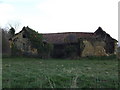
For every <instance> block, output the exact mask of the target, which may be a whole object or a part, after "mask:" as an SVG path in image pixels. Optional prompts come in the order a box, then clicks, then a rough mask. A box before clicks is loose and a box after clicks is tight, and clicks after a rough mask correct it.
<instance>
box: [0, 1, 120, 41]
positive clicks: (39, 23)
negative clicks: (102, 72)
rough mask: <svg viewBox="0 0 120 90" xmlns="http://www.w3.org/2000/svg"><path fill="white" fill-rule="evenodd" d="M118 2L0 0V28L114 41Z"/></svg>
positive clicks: (116, 31) (116, 27)
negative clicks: (97, 34)
mask: <svg viewBox="0 0 120 90" xmlns="http://www.w3.org/2000/svg"><path fill="white" fill-rule="evenodd" d="M118 1H119V0H0V27H6V26H7V24H8V23H15V22H17V23H20V26H19V28H18V30H17V32H19V31H20V30H21V29H22V27H23V26H29V27H30V28H32V29H34V30H36V31H38V32H39V33H53V32H54V33H55V32H94V31H95V30H96V29H97V28H98V27H99V26H101V27H102V28H103V30H105V31H106V32H107V33H109V34H110V35H111V36H112V37H113V38H115V39H117V40H118Z"/></svg>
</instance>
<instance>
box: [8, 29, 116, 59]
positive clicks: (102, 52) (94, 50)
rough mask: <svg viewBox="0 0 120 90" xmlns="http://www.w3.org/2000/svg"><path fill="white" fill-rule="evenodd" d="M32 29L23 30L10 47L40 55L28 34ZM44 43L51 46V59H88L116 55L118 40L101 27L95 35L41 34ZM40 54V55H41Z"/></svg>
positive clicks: (74, 33) (83, 33)
mask: <svg viewBox="0 0 120 90" xmlns="http://www.w3.org/2000/svg"><path fill="white" fill-rule="evenodd" d="M31 30H32V29H30V28H29V27H23V29H22V30H21V31H20V32H19V33H17V34H15V36H14V37H13V38H11V39H10V40H9V41H10V46H11V47H12V45H13V44H14V45H15V46H16V48H17V49H18V50H20V51H21V52H23V53H27V54H30V55H38V49H37V48H33V47H32V45H31V44H32V42H31V41H30V40H29V37H28V32H30V31H31ZM41 36H42V37H41V38H42V43H43V45H45V44H51V45H52V46H53V47H52V50H51V52H50V53H49V56H50V57H54V58H66V57H73V58H74V57H86V56H108V55H111V54H115V53H116V48H117V47H116V46H117V40H115V39H113V38H112V37H111V36H110V35H109V34H107V33H106V32H105V31H103V30H102V28H101V27H99V28H98V29H97V30H96V31H95V32H94V33H89V32H64V33H48V34H41ZM39 54H40V53H39Z"/></svg>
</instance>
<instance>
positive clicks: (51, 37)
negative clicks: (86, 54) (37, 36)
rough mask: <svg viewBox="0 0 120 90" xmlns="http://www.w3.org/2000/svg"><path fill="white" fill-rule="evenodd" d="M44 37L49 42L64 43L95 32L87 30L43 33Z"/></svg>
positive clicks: (75, 40) (88, 36)
mask: <svg viewBox="0 0 120 90" xmlns="http://www.w3.org/2000/svg"><path fill="white" fill-rule="evenodd" d="M42 35H43V38H44V40H45V41H46V42H48V43H53V44H62V43H66V42H68V41H69V42H71V43H75V42H77V39H78V38H90V37H93V36H94V33H87V32H64V33H48V34H42Z"/></svg>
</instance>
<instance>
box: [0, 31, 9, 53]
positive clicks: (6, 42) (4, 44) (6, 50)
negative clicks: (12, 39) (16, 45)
mask: <svg viewBox="0 0 120 90" xmlns="http://www.w3.org/2000/svg"><path fill="white" fill-rule="evenodd" d="M0 32H1V34H2V39H1V40H2V44H1V47H2V55H10V54H11V49H10V45H9V40H8V33H7V31H5V30H4V29H0Z"/></svg>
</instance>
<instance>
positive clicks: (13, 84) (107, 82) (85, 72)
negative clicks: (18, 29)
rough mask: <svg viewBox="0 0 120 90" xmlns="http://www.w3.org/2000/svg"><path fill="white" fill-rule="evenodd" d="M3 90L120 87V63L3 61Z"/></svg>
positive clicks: (33, 60) (29, 59)
mask: <svg viewBox="0 0 120 90" xmlns="http://www.w3.org/2000/svg"><path fill="white" fill-rule="evenodd" d="M2 67H3V71H2V82H3V88H117V87H118V60H117V59H115V58H105V59H101V58H94V59H93V58H92V59H91V58H89V59H88V58H87V59H85V58H82V59H80V60H60V59H49V60H42V59H38V58H3V60H2Z"/></svg>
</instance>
